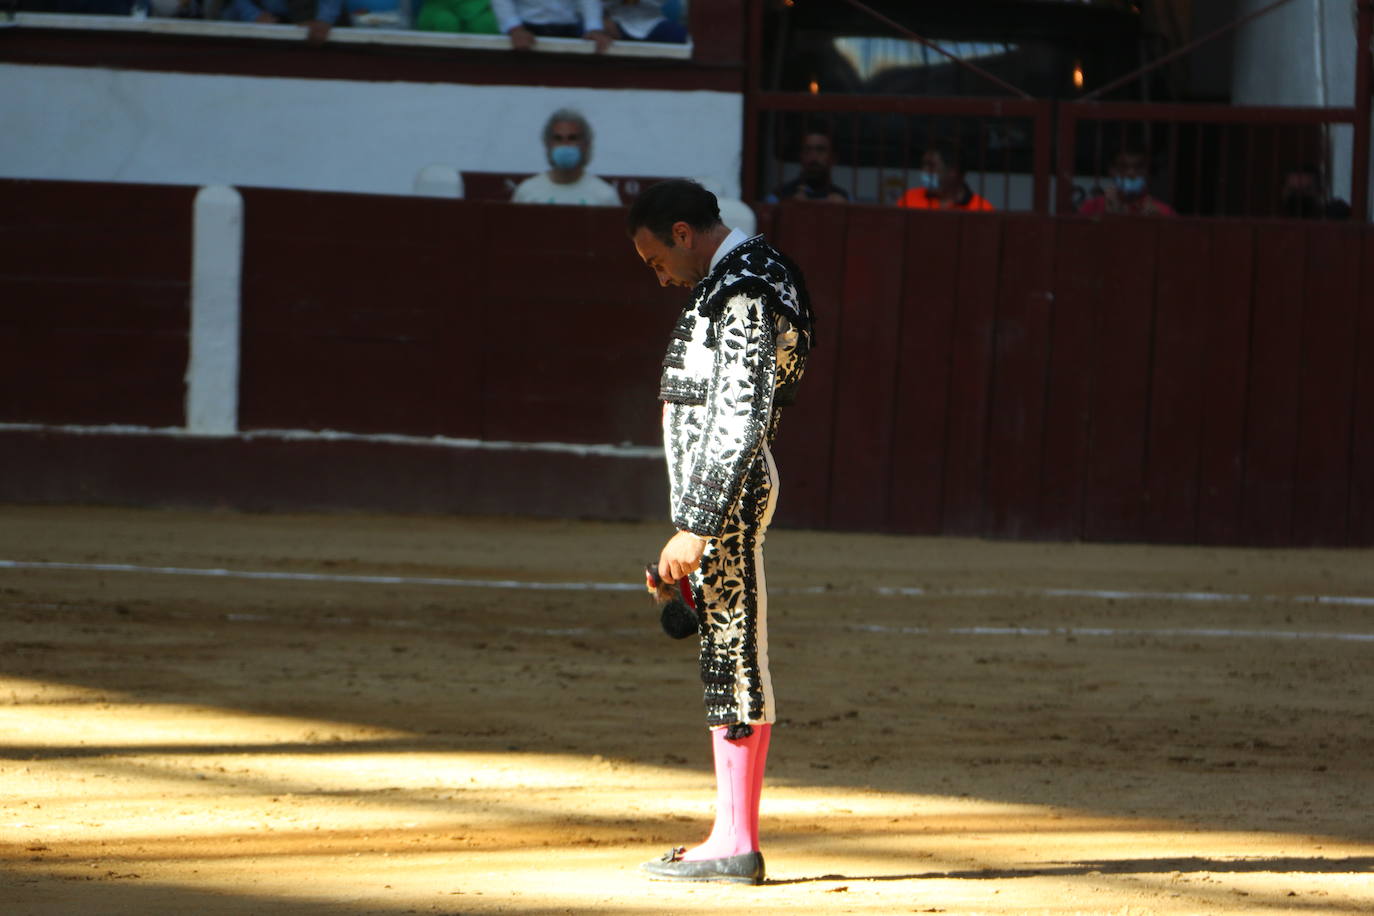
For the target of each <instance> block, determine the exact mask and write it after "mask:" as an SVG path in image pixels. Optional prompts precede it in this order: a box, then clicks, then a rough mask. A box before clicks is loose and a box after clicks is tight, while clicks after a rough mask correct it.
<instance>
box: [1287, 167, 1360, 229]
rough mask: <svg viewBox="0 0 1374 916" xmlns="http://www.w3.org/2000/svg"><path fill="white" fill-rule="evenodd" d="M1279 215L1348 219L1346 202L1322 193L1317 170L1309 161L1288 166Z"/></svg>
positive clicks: (1348, 210) (1297, 217) (1289, 217)
mask: <svg viewBox="0 0 1374 916" xmlns="http://www.w3.org/2000/svg"><path fill="white" fill-rule="evenodd" d="M1280 203H1281V215H1283V216H1285V217H1287V218H1288V219H1336V220H1341V219H1349V218H1350V204H1348V203H1346V202H1345V201H1343V200H1341V199H1340V198H1332V197H1327V196H1326V189H1325V187H1324V186H1323V184H1322V176H1321V171H1320V170H1319V169H1318V168H1317V167H1316V166H1315V165H1313V164H1311V163H1304V164H1303V165H1300V166H1298V167H1297V168H1293V169H1289V170H1288V171H1287V172H1286V173H1285V174H1284V176H1283V196H1282V198H1281V200H1280Z"/></svg>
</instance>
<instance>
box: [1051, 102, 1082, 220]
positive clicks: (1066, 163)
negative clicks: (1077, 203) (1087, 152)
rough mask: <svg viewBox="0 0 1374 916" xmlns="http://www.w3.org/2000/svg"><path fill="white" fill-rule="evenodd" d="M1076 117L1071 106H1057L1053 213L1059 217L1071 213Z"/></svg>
mask: <svg viewBox="0 0 1374 916" xmlns="http://www.w3.org/2000/svg"><path fill="white" fill-rule="evenodd" d="M1077 126H1078V115H1077V113H1076V112H1075V111H1074V106H1072V105H1061V106H1059V168H1058V171H1057V172H1056V175H1055V188H1054V198H1055V212H1056V213H1058V214H1059V215H1060V216H1064V215H1066V214H1069V213H1072V212H1073V160H1074V134H1075V133H1076V128H1077Z"/></svg>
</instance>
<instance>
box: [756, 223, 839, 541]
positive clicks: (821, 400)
mask: <svg viewBox="0 0 1374 916" xmlns="http://www.w3.org/2000/svg"><path fill="white" fill-rule="evenodd" d="M849 215H850V208H848V207H827V206H821V205H819V204H808V203H794V202H785V203H783V204H780V205H779V206H778V207H776V208H775V209H774V220H775V223H774V225H775V233H776V234H775V236H774V237H773V238H772V239H771V241H772V242H773V244H774V246H775V247H777V248H778V249H780V250H781V251H782V252H783V253H784V254H786V255H787V256H788V257H790V258H791V259H792V260H793V261H795V262H796V263H797V266H798V267H800V268H801V271H802V274H803V275H804V276H805V278H806V285H807V289H808V290H809V291H810V294H811V307H812V310H813V311H814V312H815V314H816V335H817V336H816V340H817V345H816V348H815V349H814V350H813V351H812V353H811V355H810V357H809V359H808V360H807V365H806V375H805V377H804V378H803V379H802V384H801V392H800V395H799V397H798V401H797V403H796V404H795V405H794V406H792V407H790V408H788V409H787V411H786V412H785V413H784V415H783V418H782V424H781V426H780V427H779V432H778V441H777V450H776V454H775V458H776V460H777V463H778V473H779V474H780V475H781V476H782V494H781V496H780V497H779V501H778V511H777V520H778V523H779V524H780V525H787V526H792V527H802V528H824V527H827V526H828V525H829V524H830V514H829V513H830V487H831V468H832V467H833V460H832V454H831V451H832V448H833V447H834V439H835V436H834V428H835V412H836V409H837V406H836V400H835V389H836V386H837V384H838V380H839V374H840V373H839V365H840V362H839V360H840V341H841V339H842V337H843V336H844V335H843V332H842V328H841V320H840V314H841V310H842V304H843V301H844V278H845V250H846V233H847V229H848V220H849Z"/></svg>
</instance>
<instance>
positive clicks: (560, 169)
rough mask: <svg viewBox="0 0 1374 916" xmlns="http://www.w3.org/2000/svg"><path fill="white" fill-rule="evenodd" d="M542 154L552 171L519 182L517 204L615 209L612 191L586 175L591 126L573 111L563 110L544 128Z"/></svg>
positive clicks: (617, 198)
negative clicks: (584, 205) (543, 152)
mask: <svg viewBox="0 0 1374 916" xmlns="http://www.w3.org/2000/svg"><path fill="white" fill-rule="evenodd" d="M544 151H545V154H546V155H547V156H548V159H549V165H551V166H553V168H551V169H549V170H548V171H547V172H541V173H540V174H538V175H534V176H532V177H530V178H526V179H525V180H524V181H522V182H520V184H519V185H517V186H516V188H515V193H514V194H512V195H511V200H513V201H514V202H516V203H518V204H586V205H589V206H593V207H618V206H620V195H619V194H618V193H616V190H615V188H613V187H611V186H610V185H609V184H607V183H606V182H604V181H602V180H601V179H600V178H597V177H596V176H595V175H592V174H589V173H588V172H587V163H589V162H591V159H592V126H591V125H590V124H588V123H587V119H586V118H584V117H582V115H581V114H579V113H578V112H576V111H572V110H571V109H568V108H562V109H559V110H558V111H555V112H554V113H553V114H552V115H550V116H549V120H548V123H547V124H545V125H544Z"/></svg>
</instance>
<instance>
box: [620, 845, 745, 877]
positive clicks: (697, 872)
mask: <svg viewBox="0 0 1374 916" xmlns="http://www.w3.org/2000/svg"><path fill="white" fill-rule="evenodd" d="M686 851H687V847H685V846H678V847H676V848H674V849H670V850H668V851H667V852H665V853H664V854H663V855H662V856H661V857H659V858H657V859H654V860H653V861H651V862H645V863H644V864H643V865H641V866H639V867H640V868H641V869H643V870H644V871H647V872H648V873H649V874H651V875H653V876H654V877H655V878H664V879H667V880H670V881H726V882H729V883H731V884H762V883H763V853H761V852H746V853H742V854H740V855H737V856H725V857H724V858H720V859H700V860H698V861H695V862H684V861H682V858H681V857H682V854H683V853H684V852H686Z"/></svg>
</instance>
